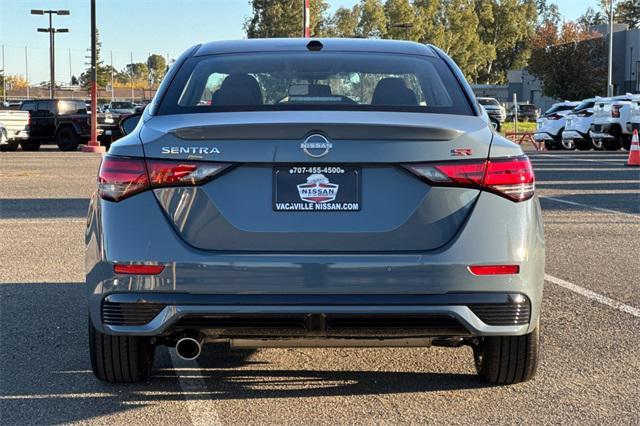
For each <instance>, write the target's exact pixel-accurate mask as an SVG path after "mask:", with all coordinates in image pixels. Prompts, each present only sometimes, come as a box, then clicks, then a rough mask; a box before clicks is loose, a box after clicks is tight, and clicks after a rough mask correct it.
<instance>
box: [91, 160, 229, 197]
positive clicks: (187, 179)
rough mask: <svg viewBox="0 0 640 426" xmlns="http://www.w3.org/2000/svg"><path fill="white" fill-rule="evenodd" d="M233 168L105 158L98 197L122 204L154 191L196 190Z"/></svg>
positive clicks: (178, 162)
mask: <svg viewBox="0 0 640 426" xmlns="http://www.w3.org/2000/svg"><path fill="white" fill-rule="evenodd" d="M229 166H230V164H220V163H206V162H197V161H167V160H147V161H146V162H145V160H144V159H142V158H131V157H115V156H109V155H108V156H105V157H104V159H103V160H102V164H101V165H100V172H99V173H98V194H99V195H100V197H102V198H103V199H105V200H109V201H120V200H122V199H124V198H127V197H130V196H132V195H134V194H138V193H140V192H143V191H146V190H148V189H151V188H160V187H167V186H195V185H200V184H203V183H205V182H208V181H209V180H211V179H212V178H213V177H214V176H215V175H217V174H218V173H220V172H221V171H222V170H224V169H226V168H227V167H229Z"/></svg>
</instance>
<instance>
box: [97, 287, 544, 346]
mask: <svg viewBox="0 0 640 426" xmlns="http://www.w3.org/2000/svg"><path fill="white" fill-rule="evenodd" d="M101 317H102V318H101V319H102V323H103V326H104V330H105V331H106V332H107V333H109V334H124V335H139V336H163V335H164V336H168V335H171V334H172V333H183V332H185V331H198V332H202V333H204V334H206V335H207V336H209V338H216V339H221V338H226V339H238V338H319V337H323V338H360V339H362V338H383V339H384V338H398V337H407V338H411V337H414V338H417V337H434V336H490V335H521V334H524V333H526V332H527V330H528V328H529V324H530V320H531V304H530V301H529V299H528V298H527V297H526V296H524V295H522V294H519V293H455V294H440V295H411V296H408V295H368V296H354V295H193V294H157V293H156V294H145V293H138V294H135V293H122V294H112V295H109V296H107V297H106V298H105V299H104V300H103V303H102V309H101Z"/></svg>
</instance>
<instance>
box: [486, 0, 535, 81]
mask: <svg viewBox="0 0 640 426" xmlns="http://www.w3.org/2000/svg"><path fill="white" fill-rule="evenodd" d="M475 6H476V14H477V16H478V19H479V25H478V33H479V35H480V39H481V40H482V42H483V43H484V44H485V46H486V48H487V49H489V50H488V51H487V52H486V54H487V56H494V58H493V59H492V60H491V61H490V62H489V63H488V64H487V67H486V68H480V69H479V76H478V78H479V80H481V81H483V82H486V83H504V82H505V81H506V78H507V71H509V70H510V69H517V68H522V67H523V66H525V65H526V63H527V60H528V58H529V55H530V50H529V44H530V42H531V40H532V39H533V36H534V34H535V29H536V24H535V22H536V14H537V12H536V6H537V5H536V3H535V2H534V1H533V0H476V4H475ZM491 50H493V51H494V55H491Z"/></svg>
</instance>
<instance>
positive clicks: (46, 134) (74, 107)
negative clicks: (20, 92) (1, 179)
mask: <svg viewBox="0 0 640 426" xmlns="http://www.w3.org/2000/svg"><path fill="white" fill-rule="evenodd" d="M20 109H21V110H22V111H29V113H30V122H29V130H30V132H29V139H28V140H26V141H23V142H22V143H21V144H20V145H21V146H22V149H23V150H25V151H37V150H38V149H40V144H42V143H43V142H49V141H51V140H55V142H56V144H57V145H58V148H60V150H61V151H75V150H76V149H78V145H80V144H81V143H86V142H87V141H88V140H89V138H90V136H91V124H90V118H91V114H90V113H89V112H88V111H87V106H86V104H85V102H84V101H74V100H59V99H35V100H27V101H24V102H23V103H22V105H21V106H20ZM110 118H111V116H110V114H107V115H105V114H100V115H98V126H99V127H104V126H110V125H112V123H113V119H112V118H111V119H110ZM110 121H111V123H110ZM98 133H99V134H100V133H102V129H100V128H99V129H98Z"/></svg>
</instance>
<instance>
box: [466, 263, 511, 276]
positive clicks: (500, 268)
mask: <svg viewBox="0 0 640 426" xmlns="http://www.w3.org/2000/svg"><path fill="white" fill-rule="evenodd" d="M469 272H471V273H472V274H473V275H513V274H517V273H519V272H520V266H519V265H471V266H469Z"/></svg>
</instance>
